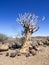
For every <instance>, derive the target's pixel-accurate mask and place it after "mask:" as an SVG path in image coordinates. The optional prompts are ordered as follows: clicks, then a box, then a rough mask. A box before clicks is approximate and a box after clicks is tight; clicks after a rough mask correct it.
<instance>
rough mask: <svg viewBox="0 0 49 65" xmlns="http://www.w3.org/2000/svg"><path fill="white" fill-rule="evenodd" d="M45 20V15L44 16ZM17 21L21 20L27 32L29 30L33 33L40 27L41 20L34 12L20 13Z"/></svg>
mask: <svg viewBox="0 0 49 65" xmlns="http://www.w3.org/2000/svg"><path fill="white" fill-rule="evenodd" d="M42 20H44V17H43V18H42ZM16 21H17V22H19V23H20V24H21V25H22V26H23V28H24V31H25V34H27V31H29V32H30V33H31V34H32V33H34V32H36V31H37V30H38V29H39V27H38V26H37V22H39V21H40V20H39V17H38V16H36V15H35V14H32V13H24V14H23V15H22V14H19V17H18V18H17V19H16Z"/></svg>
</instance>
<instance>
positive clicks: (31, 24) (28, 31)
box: [16, 13, 39, 53]
mask: <svg viewBox="0 0 49 65" xmlns="http://www.w3.org/2000/svg"><path fill="white" fill-rule="evenodd" d="M16 21H17V22H19V23H20V24H21V25H22V26H23V28H24V33H25V42H24V45H23V47H22V49H21V50H20V52H22V53H26V52H28V51H29V46H30V43H31V35H32V33H34V32H36V31H38V29H39V27H38V26H37V22H38V21H39V18H38V16H36V15H35V14H31V13H25V14H24V15H22V14H19V17H18V18H17V19H16Z"/></svg>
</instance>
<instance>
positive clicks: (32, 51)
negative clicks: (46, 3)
mask: <svg viewBox="0 0 49 65" xmlns="http://www.w3.org/2000/svg"><path fill="white" fill-rule="evenodd" d="M30 45H31V47H29V53H27V54H22V53H20V49H21V47H22V46H23V45H22V43H20V42H16V41H15V39H14V40H13V41H10V42H9V41H8V42H6V43H5V42H4V43H2V42H1V41H0V65H36V64H37V65H49V38H45V37H44V38H40V37H38V38H33V40H32V43H30Z"/></svg>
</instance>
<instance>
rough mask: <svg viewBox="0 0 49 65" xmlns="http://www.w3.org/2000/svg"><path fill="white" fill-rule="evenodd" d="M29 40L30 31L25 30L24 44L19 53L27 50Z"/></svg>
mask: <svg viewBox="0 0 49 65" xmlns="http://www.w3.org/2000/svg"><path fill="white" fill-rule="evenodd" d="M30 42H31V33H30V32H29V31H27V34H26V38H25V42H24V45H23V47H22V49H21V50H20V52H21V53H28V52H29V47H30Z"/></svg>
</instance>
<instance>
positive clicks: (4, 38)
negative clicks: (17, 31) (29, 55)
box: [0, 34, 8, 42]
mask: <svg viewBox="0 0 49 65" xmlns="http://www.w3.org/2000/svg"><path fill="white" fill-rule="evenodd" d="M5 40H8V37H7V36H6V35H5V34H0V41H1V42H3V41H5Z"/></svg>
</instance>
